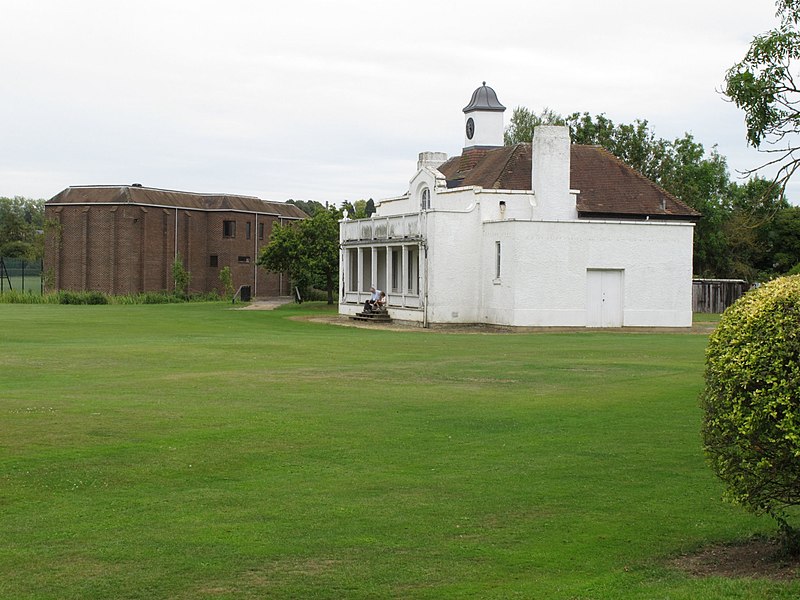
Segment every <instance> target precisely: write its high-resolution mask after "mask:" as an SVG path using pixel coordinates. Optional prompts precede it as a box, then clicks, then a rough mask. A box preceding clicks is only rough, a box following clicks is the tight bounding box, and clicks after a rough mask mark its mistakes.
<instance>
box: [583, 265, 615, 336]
mask: <svg viewBox="0 0 800 600" xmlns="http://www.w3.org/2000/svg"><path fill="white" fill-rule="evenodd" d="M622 273H623V270H622V269H587V270H586V326H587V327H622V314H623V311H622Z"/></svg>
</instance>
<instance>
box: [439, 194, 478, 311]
mask: <svg viewBox="0 0 800 600" xmlns="http://www.w3.org/2000/svg"><path fill="white" fill-rule="evenodd" d="M480 231H481V222H480V212H479V210H478V209H477V208H474V209H473V210H471V211H469V212H460V213H456V212H432V213H429V214H428V219H427V235H428V238H427V239H428V280H427V299H428V302H427V311H428V321H429V322H431V323H480V322H481V311H480V305H481V280H482V277H481V268H482V261H481V254H480V253H481V243H480Z"/></svg>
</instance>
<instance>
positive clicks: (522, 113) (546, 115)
mask: <svg viewBox="0 0 800 600" xmlns="http://www.w3.org/2000/svg"><path fill="white" fill-rule="evenodd" d="M539 125H564V117H562V116H561V115H559V114H558V113H556V112H554V111H552V110H550V109H549V108H547V107H545V108H544V109H543V110H542V112H540V113H539V114H538V115H537V114H535V113H534V112H532V111H531V110H530V109H528V108H525V107H524V106H518V107H516V108H515V109H514V110H513V111H512V113H511V121H510V122H509V124H508V127H506V130H505V132H503V143H504V144H505V145H506V146H513V145H514V144H520V143H523V142H528V143H529V142H530V141H531V140H532V139H533V130H534V128H535V127H538V126H539Z"/></svg>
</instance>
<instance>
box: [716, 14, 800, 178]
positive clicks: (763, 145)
mask: <svg viewBox="0 0 800 600" xmlns="http://www.w3.org/2000/svg"><path fill="white" fill-rule="evenodd" d="M777 7H778V11H777V13H776V16H777V17H778V18H779V19H780V24H779V25H778V26H777V27H776V28H774V29H772V30H770V31H768V32H766V33H764V34H761V35H758V36H756V37H755V38H753V40H752V41H751V42H750V48H749V49H748V51H747V54H745V57H744V58H743V59H742V60H741V61H740V62H738V63H736V64H735V65H733V66H732V67H731V68H730V69H729V70H728V72H727V74H726V75H725V89H724V93H725V95H726V96H727V97H728V98H730V99H731V101H733V103H734V104H736V106H738V107H739V108H741V109H742V110H744V113H745V124H746V126H747V141H748V143H749V144H750V145H751V146H753V147H754V148H757V149H759V150H760V151H762V152H765V153H768V154H769V155H770V158H769V160H768V161H767V162H766V163H765V164H764V165H761V166H760V167H756V168H755V169H753V170H751V171H749V173H753V172H755V171H758V170H759V169H763V168H764V167H767V166H775V167H777V173H776V175H775V182H776V183H777V184H778V185H779V186H780V187H781V189H783V188H785V187H786V183H787V182H788V180H789V179H790V178H791V177H792V175H793V174H794V172H795V171H796V170H797V168H798V166H800V158H797V157H795V154H794V153H795V152H796V151H798V150H800V141H798V137H797V134H798V133H800V109H799V108H798V106H799V105H798V102H800V88H799V87H798V85H797V83H796V82H795V79H794V75H793V74H792V69H793V68H794V67H795V66H796V61H797V60H798V59H800V32H798V24H800V0H778V2H777Z"/></svg>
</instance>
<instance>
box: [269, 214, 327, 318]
mask: <svg viewBox="0 0 800 600" xmlns="http://www.w3.org/2000/svg"><path fill="white" fill-rule="evenodd" d="M340 218H341V213H340V212H339V211H338V210H337V209H335V208H333V207H331V208H329V209H327V210H320V211H317V212H316V213H315V214H314V215H313V216H312V217H311V218H309V219H305V220H303V221H299V222H295V223H289V224H286V225H275V227H274V228H273V230H272V236H271V238H270V242H269V244H267V245H266V246H265V247H264V248H263V249H262V251H261V256H260V257H259V259H258V264H259V265H261V266H262V267H264V268H265V269H267V270H268V271H273V272H278V273H280V272H288V273H289V275H290V277H291V278H292V281H293V282H294V284H295V285H296V286H297V287H298V288H300V289H301V290H302V291H303V292H304V293H307V292H308V291H309V290H310V289H311V288H312V287H314V286H319V287H321V288H324V289H325V290H326V292H327V296H328V304H333V290H334V286H335V285H336V282H337V281H338V273H339V219H340Z"/></svg>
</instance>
